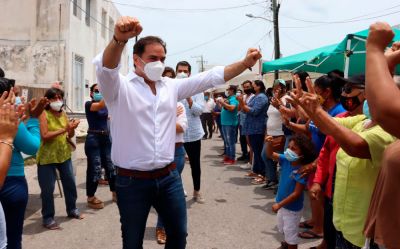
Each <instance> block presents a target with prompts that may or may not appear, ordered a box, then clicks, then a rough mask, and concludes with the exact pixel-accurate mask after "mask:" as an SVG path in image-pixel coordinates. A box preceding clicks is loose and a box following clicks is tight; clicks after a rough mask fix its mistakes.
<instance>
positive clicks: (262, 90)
mask: <svg viewBox="0 0 400 249" xmlns="http://www.w3.org/2000/svg"><path fill="white" fill-rule="evenodd" d="M254 84H256V85H257V86H258V87H259V88H260V93H264V94H265V85H264V82H262V80H255V81H254Z"/></svg>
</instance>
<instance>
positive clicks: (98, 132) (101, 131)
mask: <svg viewBox="0 0 400 249" xmlns="http://www.w3.org/2000/svg"><path fill="white" fill-rule="evenodd" d="M87 133H91V134H99V135H108V134H109V132H108V131H104V130H88V131H87Z"/></svg>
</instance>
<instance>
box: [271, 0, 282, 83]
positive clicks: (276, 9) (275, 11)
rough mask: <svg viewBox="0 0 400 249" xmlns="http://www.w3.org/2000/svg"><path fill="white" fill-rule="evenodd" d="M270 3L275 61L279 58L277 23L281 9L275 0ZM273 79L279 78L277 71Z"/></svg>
mask: <svg viewBox="0 0 400 249" xmlns="http://www.w3.org/2000/svg"><path fill="white" fill-rule="evenodd" d="M271 1H272V13H273V22H274V50H275V60H277V59H279V58H281V49H280V44H279V23H278V20H279V18H278V16H279V8H280V7H281V5H280V4H277V2H276V1H277V0H271ZM274 74H275V79H278V78H279V71H278V70H276V71H275V73H274Z"/></svg>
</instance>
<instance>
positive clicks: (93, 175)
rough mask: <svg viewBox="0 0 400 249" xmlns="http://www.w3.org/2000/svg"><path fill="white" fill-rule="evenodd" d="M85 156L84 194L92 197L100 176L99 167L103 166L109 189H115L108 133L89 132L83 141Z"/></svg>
mask: <svg viewBox="0 0 400 249" xmlns="http://www.w3.org/2000/svg"><path fill="white" fill-rule="evenodd" d="M85 154H86V157H87V170H86V195H87V196H88V197H93V196H94V195H95V193H96V190H97V186H98V181H99V180H100V178H101V168H104V170H105V173H106V176H107V180H108V183H109V187H110V191H112V192H114V191H115V167H114V164H113V163H112V161H111V140H110V137H109V136H108V135H102V134H92V133H89V134H88V135H87V137H86V141H85Z"/></svg>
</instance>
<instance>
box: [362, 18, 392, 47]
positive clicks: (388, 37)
mask: <svg viewBox="0 0 400 249" xmlns="http://www.w3.org/2000/svg"><path fill="white" fill-rule="evenodd" d="M393 37H394V33H393V30H392V28H391V27H390V25H389V24H387V23H385V22H377V23H374V24H372V25H371V26H370V27H369V34H368V38H367V48H377V49H379V50H381V51H384V50H385V48H386V47H387V46H388V45H389V43H390V42H391V41H392V39H393Z"/></svg>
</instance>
